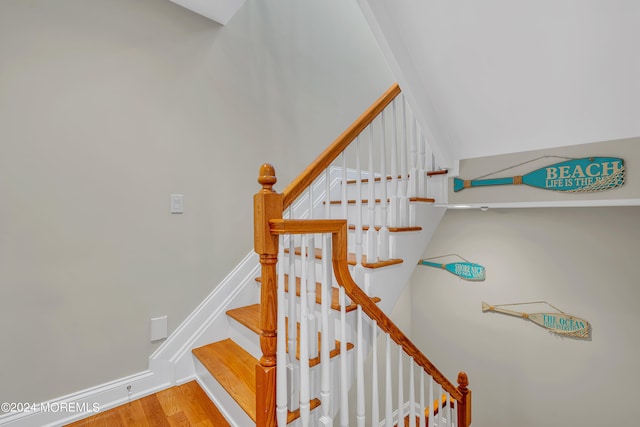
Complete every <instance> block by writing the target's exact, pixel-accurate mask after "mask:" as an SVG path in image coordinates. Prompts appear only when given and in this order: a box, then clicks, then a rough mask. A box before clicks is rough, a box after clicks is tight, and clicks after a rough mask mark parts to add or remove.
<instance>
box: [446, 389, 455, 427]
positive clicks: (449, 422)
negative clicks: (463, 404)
mask: <svg viewBox="0 0 640 427" xmlns="http://www.w3.org/2000/svg"><path fill="white" fill-rule="evenodd" d="M446 412H447V427H451V426H452V425H453V424H452V423H451V421H452V418H451V412H452V411H451V396H449V393H447V411H446Z"/></svg>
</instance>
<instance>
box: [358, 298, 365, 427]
mask: <svg viewBox="0 0 640 427" xmlns="http://www.w3.org/2000/svg"><path fill="white" fill-rule="evenodd" d="M357 316H358V319H357V328H358V329H357V342H356V423H357V426H358V427H364V422H365V417H364V339H363V336H362V307H360V306H358V309H357Z"/></svg>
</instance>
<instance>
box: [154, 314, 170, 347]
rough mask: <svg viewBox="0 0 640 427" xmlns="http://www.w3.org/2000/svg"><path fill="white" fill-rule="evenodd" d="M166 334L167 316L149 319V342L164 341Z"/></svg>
mask: <svg viewBox="0 0 640 427" xmlns="http://www.w3.org/2000/svg"><path fill="white" fill-rule="evenodd" d="M167 336H168V333H167V316H162V317H154V318H152V319H151V341H152V342H153V341H158V340H162V339H165V338H166V337H167Z"/></svg>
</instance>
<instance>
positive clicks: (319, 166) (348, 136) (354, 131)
mask: <svg viewBox="0 0 640 427" xmlns="http://www.w3.org/2000/svg"><path fill="white" fill-rule="evenodd" d="M399 94H400V86H399V85H398V84H397V83H394V84H392V85H391V86H390V87H389V89H387V91H386V92H385V93H384V94H382V96H380V98H378V99H377V100H376V101H375V102H374V103H373V105H371V107H369V108H368V109H367V111H365V112H364V113H362V114H361V115H360V117H358V118H357V119H356V120H355V121H354V122H353V123H352V124H351V126H349V127H348V128H347V130H345V131H344V132H343V133H342V134H341V135H340V136H339V137H338V138H336V139H335V140H334V141H333V142H332V143H331V145H330V146H329V147H327V149H326V150H324V151H323V152H322V153H321V154H320V155H319V156H318V157H317V158H316V159H315V160H314V161H313V162H312V163H311V164H310V165H309V166H308V167H307V168H306V169H305V170H304V171H303V172H302V173H301V174H300V175H299V176H298V177H297V178H296V179H294V180H293V181H292V182H291V184H289V185H288V186H287V188H285V189H284V191H283V192H282V194H283V195H284V207H285V208H286V207H288V206H289V205H290V204H291V203H292V202H293V201H294V200H295V199H296V198H297V197H298V196H299V195H300V194H302V192H303V191H304V189H305V188H307V187H308V186H309V185H310V184H311V183H312V182H313V180H314V179H316V178H317V177H318V176H319V175H320V174H321V173H322V171H324V170H325V169H326V168H327V167H329V165H330V164H331V162H333V161H334V160H335V159H336V158H337V157H338V156H339V155H340V153H342V151H344V149H345V148H347V146H348V145H349V144H351V142H352V141H353V140H355V139H356V137H357V136H358V135H359V134H360V132H362V131H363V130H364V129H366V127H367V126H369V124H371V123H372V122H373V120H374V119H375V118H376V117H377V116H378V114H380V113H381V112H382V110H384V109H385V107H386V106H387V105H389V104H390V103H391V102H392V101H393V100H394V99H395V97H396V96H398V95H399Z"/></svg>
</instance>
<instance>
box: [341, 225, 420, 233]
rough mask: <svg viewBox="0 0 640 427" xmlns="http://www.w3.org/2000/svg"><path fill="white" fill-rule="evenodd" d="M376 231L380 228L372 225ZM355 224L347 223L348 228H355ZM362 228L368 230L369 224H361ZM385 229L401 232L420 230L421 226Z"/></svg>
mask: <svg viewBox="0 0 640 427" xmlns="http://www.w3.org/2000/svg"><path fill="white" fill-rule="evenodd" d="M373 228H375V230H376V231H380V229H381V228H382V227H381V226H379V225H374V227H373ZM355 229H356V226H355V224H349V230H355ZM362 229H363V230H364V231H367V230H369V226H368V225H363V226H362ZM387 230H389V232H391V233H402V232H406V231H422V227H420V226H416V227H387Z"/></svg>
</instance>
